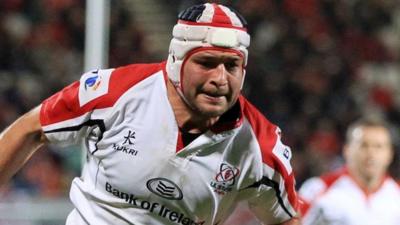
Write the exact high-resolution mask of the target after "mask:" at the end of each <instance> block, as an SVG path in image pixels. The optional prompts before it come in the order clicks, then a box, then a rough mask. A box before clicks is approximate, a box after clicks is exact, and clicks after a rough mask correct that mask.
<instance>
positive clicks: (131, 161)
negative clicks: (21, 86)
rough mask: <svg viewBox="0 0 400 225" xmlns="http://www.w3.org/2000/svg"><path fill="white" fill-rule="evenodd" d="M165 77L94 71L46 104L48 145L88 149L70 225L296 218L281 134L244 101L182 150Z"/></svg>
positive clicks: (154, 67)
mask: <svg viewBox="0 0 400 225" xmlns="http://www.w3.org/2000/svg"><path fill="white" fill-rule="evenodd" d="M167 79H168V78H167V76H166V73H165V63H160V64H136V65H129V66H126V67H121V68H117V69H109V70H97V71H92V72H88V73H86V74H84V75H83V76H82V78H81V79H80V81H79V82H75V83H73V84H71V85H70V86H68V87H66V88H65V89H63V90H62V91H60V92H59V93H57V94H55V95H54V96H52V97H50V98H49V99H47V100H45V101H44V102H43V104H42V110H41V114H40V120H41V124H42V127H43V129H44V132H45V134H46V136H47V138H48V139H49V140H50V141H51V142H52V143H59V144H66V143H81V144H82V146H83V148H84V149H85V150H86V151H87V162H86V164H85V166H84V169H83V172H82V176H81V177H79V178H75V179H74V181H73V183H72V186H71V191H70V198H71V200H72V202H73V204H74V205H75V209H74V210H73V211H72V212H71V214H70V215H69V217H68V219H67V224H68V225H80V224H96V225H110V224H118V225H124V224H135V225H141V224H143V225H144V224H156V225H158V224H160V225H161V224H163V225H165V224H182V225H189V224H190V225H195V224H210V225H214V224H221V223H222V221H223V220H224V219H225V218H226V217H227V216H228V215H229V214H230V212H231V210H232V209H233V207H234V206H235V205H236V203H237V202H239V201H241V200H243V199H250V200H249V202H250V204H253V205H257V206H259V207H261V208H263V209H265V215H266V216H268V215H270V217H271V218H275V219H271V224H276V223H280V222H282V221H285V220H288V219H289V218H291V217H293V216H295V214H296V210H295V209H296V205H297V196H296V192H295V190H294V177H293V172H292V168H291V165H290V158H291V151H290V149H289V148H288V147H287V146H285V145H284V144H282V142H281V141H280V136H279V135H280V134H279V129H278V128H277V127H276V126H275V125H273V124H271V123H270V122H269V121H268V120H267V119H265V118H264V117H263V116H262V115H261V113H259V112H258V111H257V110H256V109H255V108H254V107H253V106H252V105H250V103H248V101H247V100H246V99H245V98H244V97H240V99H239V101H238V103H237V104H236V106H234V107H233V108H232V109H231V110H230V111H228V112H227V113H226V114H224V115H223V116H222V117H221V119H220V121H219V122H218V123H217V124H215V126H213V127H212V128H211V129H210V130H209V131H207V132H205V133H203V134H202V135H200V136H199V137H197V138H195V139H194V140H193V141H192V142H190V143H189V144H188V145H186V146H184V144H183V141H182V140H183V139H182V133H181V132H180V130H179V128H178V126H177V123H176V120H175V116H174V112H173V110H172V107H171V105H170V103H169V100H168V97H167V87H166V82H167ZM399 202H400V201H399Z"/></svg>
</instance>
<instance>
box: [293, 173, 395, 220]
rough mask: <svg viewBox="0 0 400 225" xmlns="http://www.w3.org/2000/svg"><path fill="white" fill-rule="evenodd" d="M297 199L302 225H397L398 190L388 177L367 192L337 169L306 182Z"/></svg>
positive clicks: (347, 174)
mask: <svg viewBox="0 0 400 225" xmlns="http://www.w3.org/2000/svg"><path fill="white" fill-rule="evenodd" d="M299 196H300V198H301V199H302V200H303V201H305V203H304V204H305V207H304V209H305V210H304V213H305V214H304V217H303V225H400V188H399V185H398V184H397V183H396V182H395V181H394V180H393V179H392V178H390V177H386V178H385V179H384V180H383V181H382V184H381V185H380V186H379V188H378V189H377V190H375V191H374V192H372V193H368V192H367V191H366V190H363V188H362V187H361V186H360V185H358V184H357V182H356V181H355V180H354V179H353V178H352V177H351V176H350V174H349V173H348V172H347V169H341V170H339V171H335V172H333V173H329V174H326V175H324V176H322V177H318V178H311V179H309V180H307V181H306V182H305V183H304V184H303V185H302V187H301V188H300V190H299Z"/></svg>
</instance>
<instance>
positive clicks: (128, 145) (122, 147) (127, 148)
mask: <svg viewBox="0 0 400 225" xmlns="http://www.w3.org/2000/svg"><path fill="white" fill-rule="evenodd" d="M135 139H136V137H135V131H132V130H128V132H127V133H126V136H124V141H123V142H122V143H120V144H115V143H114V144H113V146H112V148H113V149H114V150H115V151H118V152H122V153H125V154H128V155H131V156H136V155H137V154H138V153H139V152H138V151H137V150H136V149H134V148H133V146H134V144H135V143H134V140H135Z"/></svg>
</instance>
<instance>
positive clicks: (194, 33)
mask: <svg viewBox="0 0 400 225" xmlns="http://www.w3.org/2000/svg"><path fill="white" fill-rule="evenodd" d="M246 26H247V23H246V21H245V20H244V18H243V17H242V16H241V15H240V14H239V13H237V12H236V11H234V10H232V9H230V8H228V7H226V6H223V5H219V4H215V3H213V4H211V3H205V4H201V5H195V6H192V7H190V8H188V9H186V10H184V11H182V12H181V13H180V14H179V16H178V23H177V24H176V25H175V26H174V29H173V32H172V35H173V38H172V40H171V43H170V46H169V55H168V60H167V66H166V70H167V73H168V77H169V79H170V80H171V81H172V83H173V84H174V86H175V87H176V89H177V90H178V92H181V91H182V86H181V80H182V79H181V78H182V65H183V64H184V61H185V59H186V57H187V56H188V55H190V54H188V53H190V52H191V51H193V50H198V49H199V48H206V49H210V48H211V49H220V50H227V49H229V50H230V51H232V50H233V51H235V52H237V53H238V54H240V55H242V56H243V59H244V65H243V68H245V66H246V64H247V57H248V52H247V47H249V45H250V35H249V34H248V33H247V28H246ZM243 73H245V71H243ZM180 94H182V93H180Z"/></svg>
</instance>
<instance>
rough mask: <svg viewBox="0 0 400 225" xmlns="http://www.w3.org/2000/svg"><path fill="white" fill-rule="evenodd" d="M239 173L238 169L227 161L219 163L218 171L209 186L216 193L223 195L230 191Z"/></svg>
mask: <svg viewBox="0 0 400 225" xmlns="http://www.w3.org/2000/svg"><path fill="white" fill-rule="evenodd" d="M239 173H240V170H239V169H238V168H236V167H234V166H231V165H229V164H227V163H221V165H220V167H219V171H218V173H217V175H216V176H215V178H214V180H213V181H211V183H210V186H211V187H212V188H213V189H214V192H216V193H217V194H219V195H225V194H226V193H227V192H231V191H232V187H233V186H234V185H235V182H236V178H237V177H238V176H239Z"/></svg>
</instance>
